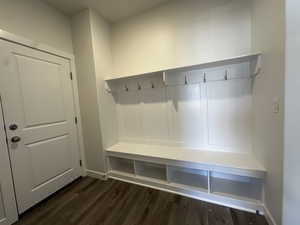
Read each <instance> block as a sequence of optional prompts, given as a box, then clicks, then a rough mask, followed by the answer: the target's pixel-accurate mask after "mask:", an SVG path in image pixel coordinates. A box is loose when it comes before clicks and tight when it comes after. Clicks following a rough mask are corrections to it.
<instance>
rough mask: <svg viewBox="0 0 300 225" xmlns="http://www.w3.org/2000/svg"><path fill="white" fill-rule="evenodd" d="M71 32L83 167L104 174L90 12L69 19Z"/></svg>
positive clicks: (86, 11)
mask: <svg viewBox="0 0 300 225" xmlns="http://www.w3.org/2000/svg"><path fill="white" fill-rule="evenodd" d="M72 31H73V44H74V52H75V59H76V70H77V77H78V91H79V101H80V110H81V117H82V128H83V138H84V145H85V157H86V167H87V169H89V170H94V171H103V169H104V167H103V161H104V159H103V154H102V139H101V129H100V120H99V106H98V94H97V83H96V75H95V74H96V71H95V64H94V60H93V59H94V55H93V45H92V36H91V23H90V12H89V10H85V11H83V12H81V13H79V14H77V15H76V16H74V17H73V18H72Z"/></svg>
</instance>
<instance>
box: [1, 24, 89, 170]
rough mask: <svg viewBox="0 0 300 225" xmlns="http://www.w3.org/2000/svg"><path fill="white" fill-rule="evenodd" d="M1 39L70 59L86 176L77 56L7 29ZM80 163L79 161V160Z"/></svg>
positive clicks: (79, 137)
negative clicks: (76, 65)
mask: <svg viewBox="0 0 300 225" xmlns="http://www.w3.org/2000/svg"><path fill="white" fill-rule="evenodd" d="M0 39H2V40H5V41H8V42H12V43H15V44H18V45H22V46H25V47H28V48H31V49H35V50H38V51H41V52H45V53H48V54H51V55H55V56H58V57H62V58H65V59H68V60H69V61H70V67H71V68H70V71H71V72H72V78H73V79H72V81H73V82H72V89H73V98H74V105H75V106H74V107H75V116H76V117H77V137H78V144H79V156H80V159H81V161H82V165H81V175H82V176H86V160H85V155H84V152H85V149H84V142H83V134H82V123H81V114H80V106H79V95H78V83H77V73H76V67H75V56H74V55H73V54H70V53H67V52H64V51H61V50H58V49H55V48H53V47H50V46H48V45H45V44H42V43H40V42H37V41H33V40H29V39H26V38H24V37H21V36H18V35H15V34H13V33H10V32H7V31H5V30H1V29H0ZM78 163H79V162H78Z"/></svg>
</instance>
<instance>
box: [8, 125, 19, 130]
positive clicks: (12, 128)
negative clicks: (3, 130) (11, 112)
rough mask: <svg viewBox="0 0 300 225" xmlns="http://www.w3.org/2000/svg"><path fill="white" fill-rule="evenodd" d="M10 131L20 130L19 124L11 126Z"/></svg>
mask: <svg viewBox="0 0 300 225" xmlns="http://www.w3.org/2000/svg"><path fill="white" fill-rule="evenodd" d="M9 129H10V130H16V129H18V125H17V124H11V125H9Z"/></svg>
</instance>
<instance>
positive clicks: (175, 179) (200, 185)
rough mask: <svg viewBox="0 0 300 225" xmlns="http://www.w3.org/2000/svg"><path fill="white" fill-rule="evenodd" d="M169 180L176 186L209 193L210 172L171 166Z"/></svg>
mask: <svg viewBox="0 0 300 225" xmlns="http://www.w3.org/2000/svg"><path fill="white" fill-rule="evenodd" d="M168 180H169V182H170V183H174V185H178V184H179V185H183V187H184V186H186V187H188V188H196V189H200V190H201V191H208V171H205V170H199V169H190V168H184V167H177V166H169V167H168Z"/></svg>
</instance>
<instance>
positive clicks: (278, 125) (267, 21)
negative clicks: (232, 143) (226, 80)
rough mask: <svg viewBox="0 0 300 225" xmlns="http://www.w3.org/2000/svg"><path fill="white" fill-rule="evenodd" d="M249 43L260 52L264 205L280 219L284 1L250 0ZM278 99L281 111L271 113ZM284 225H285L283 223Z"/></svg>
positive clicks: (257, 136) (258, 114)
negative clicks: (250, 29) (250, 37)
mask: <svg viewBox="0 0 300 225" xmlns="http://www.w3.org/2000/svg"><path fill="white" fill-rule="evenodd" d="M252 18H253V20H252V21H253V24H252V45H253V50H254V51H262V53H263V56H262V72H261V74H260V78H257V79H256V80H255V83H254V89H253V92H254V97H253V99H254V117H255V118H254V119H255V123H254V143H253V144H254V150H255V153H256V155H257V157H258V159H260V160H261V161H262V163H263V165H264V166H265V167H266V169H267V171H268V173H267V177H266V188H265V190H266V196H265V204H266V207H267V208H268V209H269V211H270V212H271V214H272V215H273V217H274V219H275V220H276V222H277V224H280V222H281V210H282V169H283V159H282V158H283V96H284V1H283V0H254V1H253V16H252ZM276 99H278V102H279V106H280V111H279V113H273V102H274V101H275V102H276V101H277V100H276ZM286 225H287V224H286Z"/></svg>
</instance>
